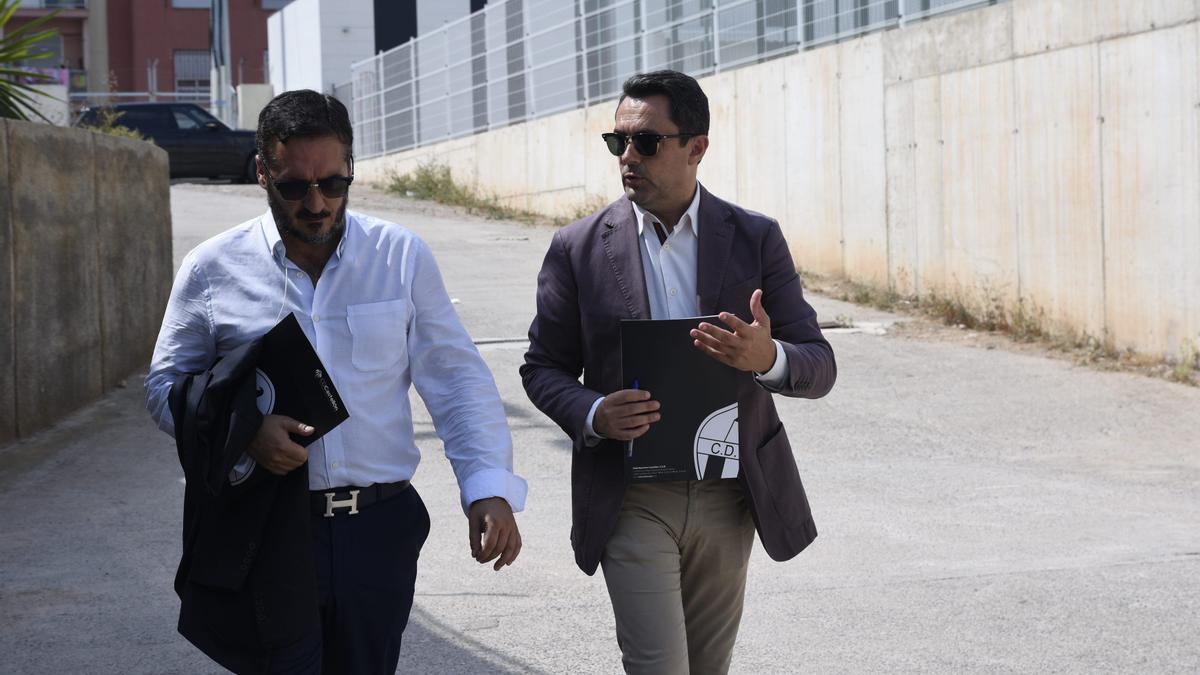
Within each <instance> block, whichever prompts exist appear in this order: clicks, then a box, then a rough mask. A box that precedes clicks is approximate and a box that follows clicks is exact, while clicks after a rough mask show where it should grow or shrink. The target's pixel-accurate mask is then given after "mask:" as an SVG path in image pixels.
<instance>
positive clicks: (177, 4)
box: [171, 0, 212, 9]
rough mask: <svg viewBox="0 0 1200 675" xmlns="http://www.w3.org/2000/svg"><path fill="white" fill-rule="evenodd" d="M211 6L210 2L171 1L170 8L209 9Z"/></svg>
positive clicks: (203, 0) (202, 0) (196, 0)
mask: <svg viewBox="0 0 1200 675" xmlns="http://www.w3.org/2000/svg"><path fill="white" fill-rule="evenodd" d="M211 6H212V0H171V7H173V8H175V9H209V8H210V7H211Z"/></svg>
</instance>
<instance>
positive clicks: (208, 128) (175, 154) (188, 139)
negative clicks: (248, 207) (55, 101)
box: [75, 103, 255, 183]
mask: <svg viewBox="0 0 1200 675" xmlns="http://www.w3.org/2000/svg"><path fill="white" fill-rule="evenodd" d="M111 108H112V109H113V110H115V111H117V112H119V113H121V116H120V117H119V118H118V119H117V121H116V124H118V125H120V126H123V127H128V128H130V129H135V130H137V131H140V132H142V135H143V136H146V137H147V138H151V139H154V142H155V143H157V144H158V145H159V147H161V148H162V149H163V150H166V151H167V155H168V157H169V158H170V162H171V177H172V178H233V179H234V180H239V181H242V182H246V183H252V182H254V181H255V169H254V132H253V131H236V130H233V129H230V128H229V127H227V126H225V125H224V124H222V123H221V121H220V120H218V119H217V118H215V117H213V116H212V115H210V114H209V113H208V111H206V110H205V109H204V108H201V107H200V106H198V105H196V104H194V103H119V104H117V105H113V106H111ZM99 123H100V118H99V110H97V109H96V108H89V109H85V110H84V111H83V113H82V114H81V115H80V116H79V120H78V121H77V122H76V123H75V124H76V126H97V125H98V124H99Z"/></svg>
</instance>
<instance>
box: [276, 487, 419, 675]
mask: <svg viewBox="0 0 1200 675" xmlns="http://www.w3.org/2000/svg"><path fill="white" fill-rule="evenodd" d="M312 532H313V553H314V556H315V558H316V563H317V565H316V567H317V588H318V590H319V594H320V602H321V633H320V634H319V635H311V636H308V637H306V638H304V639H302V640H300V641H298V642H296V643H294V644H291V645H286V646H283V647H280V648H278V649H276V650H275V653H274V654H272V656H271V662H270V667H269V672H270V673H288V674H289V675H299V674H303V675H318V674H323V675H338V674H340V673H347V674H350V673H352V674H354V675H357V674H359V673H363V674H364V675H368V674H371V673H378V674H380V675H382V674H385V673H386V674H387V675H392V673H395V672H396V664H397V663H398V662H399V660H400V638H401V636H402V635H403V633H404V628H405V626H407V625H408V614H409V611H410V610H411V609H412V602H413V587H414V584H415V583H416V579H417V557H418V556H419V554H420V552H421V547H422V546H423V545H424V544H425V539H426V537H428V536H429V511H427V510H426V509H425V503H424V502H422V501H421V497H420V495H418V494H417V491H416V489H415V488H413V487H412V486H409V488H408V489H407V490H405V491H404V492H402V493H400V494H398V495H396V496H395V497H392V498H391V499H388V500H387V501H384V502H380V503H377V504H374V505H372V506H371V507H370V508H368V509H364V510H362V511H360V512H359V513H358V514H356V515H349V514H348V513H345V512H339V513H338V515H336V516H334V517H333V518H325V517H323V516H314V517H313V522H312Z"/></svg>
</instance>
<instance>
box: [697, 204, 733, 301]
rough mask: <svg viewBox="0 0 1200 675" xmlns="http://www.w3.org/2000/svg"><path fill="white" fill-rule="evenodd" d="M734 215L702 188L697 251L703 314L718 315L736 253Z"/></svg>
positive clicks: (698, 281) (698, 289) (699, 289)
mask: <svg viewBox="0 0 1200 675" xmlns="http://www.w3.org/2000/svg"><path fill="white" fill-rule="evenodd" d="M732 216H733V212H732V211H730V210H729V207H728V206H726V205H725V202H723V201H721V200H720V199H717V198H716V197H714V196H712V195H711V194H710V193H709V192H708V190H705V189H704V187H703V186H701V187H700V241H699V242H698V251H697V252H696V294H697V295H699V296H700V313H701V314H716V313H717V312H718V311H720V310H719V308H718V307H717V300H718V299H719V298H720V296H721V284H722V283H723V282H724V280H725V272H726V268H728V267H729V256H730V254H731V253H732V251H733V220H732Z"/></svg>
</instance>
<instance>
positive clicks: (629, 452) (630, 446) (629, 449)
mask: <svg viewBox="0 0 1200 675" xmlns="http://www.w3.org/2000/svg"><path fill="white" fill-rule="evenodd" d="M637 389H638V381H637V380H636V379H635V380H634V381H633V390H634V391H637ZM625 458H626V459H633V441H629V444H628V445H626V446H625Z"/></svg>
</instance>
